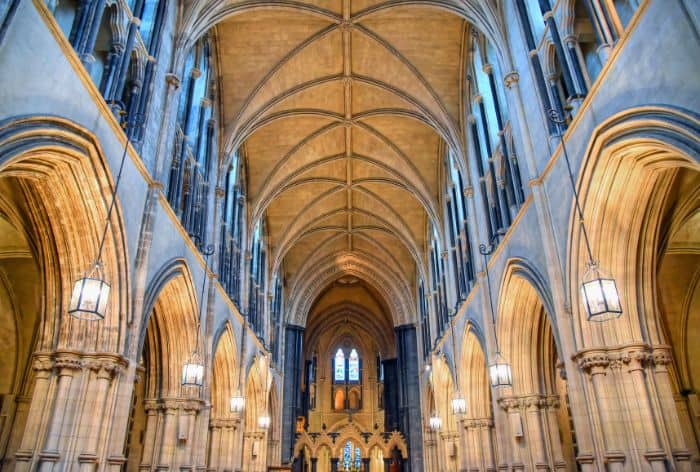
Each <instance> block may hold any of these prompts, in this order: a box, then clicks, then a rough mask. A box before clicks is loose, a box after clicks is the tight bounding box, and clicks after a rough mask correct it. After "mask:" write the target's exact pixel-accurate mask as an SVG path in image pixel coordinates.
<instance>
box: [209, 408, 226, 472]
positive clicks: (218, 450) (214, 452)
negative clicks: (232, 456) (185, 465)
mask: <svg viewBox="0 0 700 472" xmlns="http://www.w3.org/2000/svg"><path fill="white" fill-rule="evenodd" d="M223 433H224V431H223V425H222V422H221V420H219V419H213V420H211V430H210V433H209V463H208V464H207V465H208V467H209V468H210V469H212V470H218V468H219V462H220V459H221V456H222V455H223V454H222V452H223V447H222V442H223V439H224V437H223V436H224V434H223Z"/></svg>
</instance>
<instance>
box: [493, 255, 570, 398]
mask: <svg viewBox="0 0 700 472" xmlns="http://www.w3.org/2000/svg"><path fill="white" fill-rule="evenodd" d="M496 323H497V332H498V341H499V347H500V351H501V353H502V354H503V356H504V357H505V358H506V359H507V360H508V361H509V362H510V363H511V366H512V369H513V393H514V394H516V395H523V394H542V395H545V394H552V393H554V391H555V389H554V380H553V379H554V375H555V372H554V371H553V370H552V368H553V366H554V364H555V363H556V362H555V361H553V359H555V358H558V357H557V356H558V354H557V348H556V343H555V341H554V334H555V333H554V332H553V329H552V324H551V323H550V322H549V315H548V313H547V311H546V310H545V308H544V304H543V303H542V301H541V299H540V296H539V293H538V291H537V290H536V289H535V288H534V287H533V285H532V284H531V283H530V281H529V280H528V279H527V278H525V277H524V276H523V275H522V272H520V271H519V270H518V269H517V266H516V265H510V264H509V265H508V266H507V267H506V270H505V271H504V280H503V283H502V285H501V292H500V295H499V303H498V317H497V320H496Z"/></svg>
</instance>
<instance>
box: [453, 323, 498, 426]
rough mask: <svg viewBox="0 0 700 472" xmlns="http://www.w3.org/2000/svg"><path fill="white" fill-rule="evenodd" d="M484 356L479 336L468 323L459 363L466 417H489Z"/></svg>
mask: <svg viewBox="0 0 700 472" xmlns="http://www.w3.org/2000/svg"><path fill="white" fill-rule="evenodd" d="M486 367H487V362H486V354H485V350H484V349H483V341H482V337H481V334H480V333H479V332H478V331H477V329H476V327H475V326H474V325H473V324H472V323H468V324H467V327H466V329H465V332H464V337H463V338H462V351H461V356H460V362H459V371H460V383H461V386H460V387H461V392H462V395H464V398H465V400H466V401H467V416H469V417H471V418H488V417H490V416H491V389H490V388H489V379H488V372H487V368H486Z"/></svg>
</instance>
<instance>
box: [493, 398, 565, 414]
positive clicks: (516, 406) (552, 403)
mask: <svg viewBox="0 0 700 472" xmlns="http://www.w3.org/2000/svg"><path fill="white" fill-rule="evenodd" d="M498 404H499V405H500V406H501V408H502V409H503V410H505V411H515V410H531V411H533V410H544V409H558V408H559V407H560V400H559V395H541V394H531V395H517V396H515V395H514V396H508V397H501V398H499V399H498Z"/></svg>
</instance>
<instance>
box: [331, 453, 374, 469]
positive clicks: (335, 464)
mask: <svg viewBox="0 0 700 472" xmlns="http://www.w3.org/2000/svg"><path fill="white" fill-rule="evenodd" d="M384 460H385V461H386V459H384ZM331 472H338V458H337V457H332V458H331Z"/></svg>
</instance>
